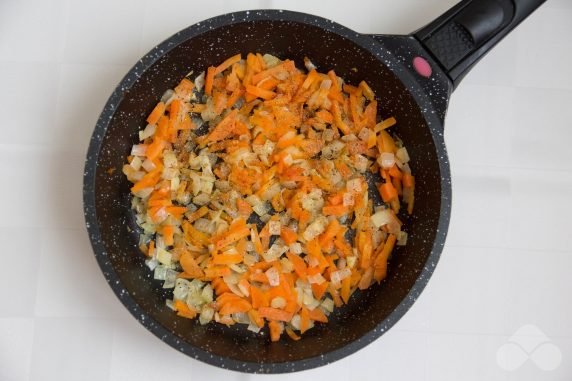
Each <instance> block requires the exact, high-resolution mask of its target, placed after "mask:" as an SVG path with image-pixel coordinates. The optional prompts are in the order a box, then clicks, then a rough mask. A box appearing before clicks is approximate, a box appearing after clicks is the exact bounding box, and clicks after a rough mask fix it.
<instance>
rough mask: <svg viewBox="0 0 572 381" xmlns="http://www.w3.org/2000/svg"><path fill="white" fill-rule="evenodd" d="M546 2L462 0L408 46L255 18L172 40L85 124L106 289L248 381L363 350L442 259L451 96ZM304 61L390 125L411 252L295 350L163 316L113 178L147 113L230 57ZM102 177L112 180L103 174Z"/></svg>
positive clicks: (403, 41)
mask: <svg viewBox="0 0 572 381" xmlns="http://www.w3.org/2000/svg"><path fill="white" fill-rule="evenodd" d="M543 2H544V0H465V1H462V2H460V3H459V4H457V5H456V6H454V7H453V8H452V9H450V10H449V11H447V12H446V13H445V14H443V15H442V16H441V17H439V18H437V19H436V20H435V21H433V22H431V23H430V24H429V25H427V26H425V27H424V28H422V29H420V30H418V31H417V32H415V33H413V34H411V35H408V36H388V35H364V34H360V33H356V32H354V31H352V30H350V29H348V28H345V27H343V26H341V25H339V24H336V23H335V22H332V21H330V20H326V19H324V18H321V17H317V16H313V15H308V14H302V13H295V12H287V11H279V10H261V11H246V12H237V13H231V14H227V15H223V16H218V17H215V18H212V19H209V20H206V21H204V22H200V23H197V24H195V25H193V26H190V27H188V28H187V29H184V30H182V31H180V32H179V33H177V34H175V35H174V36H172V37H170V38H169V39H167V40H166V41H165V42H163V43H161V44H160V45H158V46H157V47H155V48H154V49H153V50H151V51H150V52H149V53H148V54H147V55H146V56H145V57H143V58H142V59H141V60H140V61H139V62H137V64H136V65H135V66H134V67H133V68H132V69H131V71H129V73H128V74H127V75H126V76H125V78H123V80H122V81H121V83H120V84H119V86H118V87H117V88H116V89H115V91H114V92H113V94H112V95H111V97H110V98H109V100H108V102H107V104H106V105H105V107H104V109H103V112H102V113H101V116H100V118H99V120H98V122H97V125H96V127H95V131H94V133H93V136H92V138H91V143H90V146H89V151H88V154H87V159H86V164H85V174H84V211H85V220H86V226H87V230H88V232H89V236H90V239H91V243H92V246H93V251H94V253H95V256H96V258H97V261H98V263H99V265H100V267H101V270H102V272H103V274H104V276H105V278H106V279H107V281H108V283H109V284H110V286H111V288H112V289H113V291H114V292H115V294H116V295H117V296H118V298H119V299H120V300H121V302H122V303H123V304H124V305H125V306H126V307H127V309H128V310H129V311H130V312H131V313H132V314H133V316H134V317H135V318H136V319H137V320H138V321H139V322H140V323H141V324H143V325H144V326H145V327H146V328H147V329H148V330H150V331H151V332H152V333H153V334H155V335H156V336H157V337H159V338H160V339H161V340H163V341H164V342H166V343H167V344H169V345H171V346H172V347H173V348H175V349H177V350H179V351H181V352H183V353H185V354H187V355H189V356H191V357H194V358H196V359H199V360H201V361H204V362H206V363H209V364H212V365H216V366H219V367H222V368H228V369H233V370H238V371H243V372H252V373H255V372H256V373H282V372H292V371H298V370H303V369H309V368H314V367H317V366H321V365H324V364H327V363H330V362H332V361H335V360H338V359H340V358H342V357H344V356H347V355H349V354H351V353H353V352H355V351H356V350H358V349H360V348H362V347H364V346H365V345H367V344H368V343H370V342H372V341H373V340H375V339H376V338H378V337H379V336H381V335H382V334H383V333H384V332H386V331H387V330H388V329H389V328H391V327H392V326H393V325H394V324H395V322H397V320H399V319H400V318H401V317H402V316H403V315H404V314H405V312H406V311H407V310H408V309H409V308H410V307H411V305H412V304H413V303H414V302H415V300H416V298H417V297H418V296H419V294H420V293H421V291H422V290H423V288H424V287H425V285H426V284H427V282H428V280H429V278H430V276H431V274H432V273H433V270H434V268H435V266H436V264H437V261H438V259H439V256H440V254H441V251H442V248H443V245H444V243H445V237H446V234H447V228H448V224H449V216H450V211H451V176H450V171H449V162H448V158H447V151H446V149H445V144H444V139H443V126H444V118H445V113H446V110H447V103H448V99H449V96H450V95H451V93H452V91H453V90H454V89H455V87H456V86H457V85H458V84H459V82H460V81H461V79H462V78H463V77H464V76H465V74H467V72H468V71H469V70H470V69H471V68H472V67H473V65H474V64H475V63H477V61H478V60H479V59H480V58H482V57H483V55H485V54H486V53H487V52H488V51H489V50H490V49H491V48H492V47H493V46H494V45H495V44H496V43H497V42H498V41H499V40H501V39H502V38H503V37H504V36H505V35H506V34H507V33H509V32H510V31H511V30H512V29H513V28H515V27H516V26H517V25H518V24H519V23H520V22H521V21H522V20H524V19H525V18H526V17H527V16H528V15H529V14H530V13H532V12H533V11H534V10H535V9H536V8H537V7H538V6H540V5H541V4H542V3H543ZM248 52H262V53H270V54H273V55H275V56H278V57H281V58H291V59H294V60H295V61H296V62H297V64H298V65H299V66H301V63H302V60H303V58H304V56H307V57H310V58H311V60H312V61H313V62H314V63H315V64H316V65H317V66H318V68H319V69H320V70H322V71H324V70H328V69H330V68H334V69H335V70H336V73H337V74H338V75H340V76H341V77H342V78H344V79H345V80H346V81H347V82H348V83H353V84H357V83H358V82H359V81H361V80H362V79H363V80H366V81H367V83H368V84H370V86H371V87H372V88H373V90H374V91H375V93H376V94H377V97H378V104H379V105H380V109H379V110H378V112H379V114H380V115H381V116H382V117H383V118H386V117H389V116H394V117H395V118H396V119H397V121H398V123H399V127H397V128H398V133H399V135H400V137H401V138H402V139H403V141H404V142H405V144H406V145H407V148H408V151H409V153H410V156H411V159H412V162H411V167H412V168H413V170H414V173H415V176H416V183H417V189H418V192H416V200H415V201H416V204H415V212H414V214H413V215H412V216H411V217H406V216H402V218H404V219H405V220H406V221H405V227H406V230H407V231H408V232H409V240H408V243H407V245H406V246H404V247H399V248H398V249H397V250H396V252H395V253H394V255H393V257H392V258H391V261H390V264H389V273H388V277H387V278H386V280H385V281H383V282H382V283H381V284H380V285H377V286H374V287H371V288H370V289H369V290H367V291H365V292H361V293H359V294H356V295H355V296H354V297H352V299H351V301H350V303H349V304H348V305H346V306H344V307H343V308H340V309H338V310H337V311H336V312H335V313H334V314H332V315H331V319H330V322H329V323H328V324H319V325H318V326H317V327H315V328H314V329H312V330H310V331H308V332H307V333H306V334H305V335H304V337H303V338H302V340H300V341H291V340H287V339H283V340H281V341H279V342H276V343H271V342H270V340H269V339H268V336H267V335H257V334H254V333H252V332H249V331H247V330H246V329H244V326H240V327H238V326H237V325H235V326H232V327H226V326H223V325H221V324H208V325H206V326H201V325H199V324H198V323H197V322H196V321H191V320H188V319H183V318H179V317H177V316H176V315H175V314H174V313H173V312H172V311H171V310H169V309H168V308H167V307H166V306H165V299H166V298H168V297H169V296H170V295H169V294H170V292H171V291H172V290H164V289H163V288H162V284H161V283H160V282H156V281H153V279H152V274H151V272H150V271H149V270H148V268H147V267H146V266H145V264H144V261H143V256H142V255H141V253H140V252H139V249H138V235H139V234H138V228H137V225H136V223H135V219H134V214H133V213H132V211H131V208H130V195H129V184H128V182H127V180H126V179H125V176H123V175H122V174H121V171H120V170H116V171H113V169H120V168H121V167H122V164H123V163H124V160H125V158H126V156H127V155H128V154H129V152H130V148H131V145H132V144H134V143H135V142H136V141H137V131H138V129H139V128H140V127H141V126H144V123H145V122H144V121H145V117H146V115H148V113H149V112H150V110H151V109H152V108H153V106H154V104H155V103H156V101H157V98H158V97H160V96H161V94H163V92H164V91H165V90H166V89H169V88H173V87H174V86H175V85H176V84H177V83H178V81H179V80H180V79H181V78H182V77H184V76H185V75H186V74H187V73H189V71H191V70H194V71H195V73H199V72H201V71H202V70H204V68H206V67H207V66H209V65H214V64H217V63H219V62H222V60H223V59H225V58H227V57H230V56H232V55H234V54H236V53H242V54H243V55H245V54H246V53H248ZM110 169H111V171H110Z"/></svg>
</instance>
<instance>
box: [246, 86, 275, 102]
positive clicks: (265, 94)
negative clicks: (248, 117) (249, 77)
mask: <svg viewBox="0 0 572 381" xmlns="http://www.w3.org/2000/svg"><path fill="white" fill-rule="evenodd" d="M246 93H247V94H250V95H252V96H254V97H255V98H262V99H264V100H268V99H272V98H274V97H275V96H276V93H275V92H274V91H270V90H264V89H261V88H260V87H256V86H252V85H246Z"/></svg>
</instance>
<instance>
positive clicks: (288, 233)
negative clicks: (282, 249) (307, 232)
mask: <svg viewBox="0 0 572 381" xmlns="http://www.w3.org/2000/svg"><path fill="white" fill-rule="evenodd" d="M280 238H282V239H283V240H284V243H286V245H290V244H293V243H294V242H296V241H297V240H298V234H297V233H296V232H295V231H294V230H292V229H290V228H289V227H287V226H282V228H281V229H280Z"/></svg>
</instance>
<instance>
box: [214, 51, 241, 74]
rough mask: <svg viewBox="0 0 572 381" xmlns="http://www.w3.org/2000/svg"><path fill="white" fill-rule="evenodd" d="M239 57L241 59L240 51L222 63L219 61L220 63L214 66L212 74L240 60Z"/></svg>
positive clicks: (220, 71)
mask: <svg viewBox="0 0 572 381" xmlns="http://www.w3.org/2000/svg"><path fill="white" fill-rule="evenodd" d="M241 59H242V56H241V54H240V53H238V54H236V55H234V56H232V57H230V58H228V59H226V61H224V62H223V63H221V64H220V65H218V66H217V67H216V69H215V72H214V75H217V74H219V73H222V72H223V71H225V70H226V69H228V68H229V67H231V66H232V65H234V64H235V63H237V62H238V61H240V60H241Z"/></svg>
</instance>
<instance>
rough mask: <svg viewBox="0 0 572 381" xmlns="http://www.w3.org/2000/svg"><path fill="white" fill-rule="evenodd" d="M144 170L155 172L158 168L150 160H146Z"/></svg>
mask: <svg viewBox="0 0 572 381" xmlns="http://www.w3.org/2000/svg"><path fill="white" fill-rule="evenodd" d="M142 166H143V169H145V170H146V171H147V172H151V171H152V170H154V169H155V168H157V166H156V165H155V163H153V162H152V161H151V160H149V159H145V161H144V162H143V164H142Z"/></svg>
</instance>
